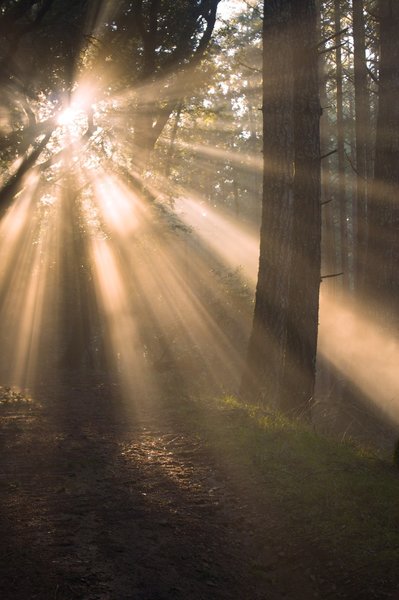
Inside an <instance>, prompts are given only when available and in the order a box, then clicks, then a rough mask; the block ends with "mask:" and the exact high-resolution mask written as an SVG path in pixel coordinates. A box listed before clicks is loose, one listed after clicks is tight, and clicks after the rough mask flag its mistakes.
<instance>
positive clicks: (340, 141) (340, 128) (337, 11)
mask: <svg viewBox="0 0 399 600" xmlns="http://www.w3.org/2000/svg"><path fill="white" fill-rule="evenodd" d="M341 5H342V2H341V1H340V0H334V21H335V31H336V33H337V36H336V38H335V43H336V46H337V47H336V50H335V64H336V72H335V79H336V103H337V151H338V183H337V197H338V201H339V218H340V237H341V240H340V241H341V244H340V250H341V266H342V271H343V272H344V277H343V279H344V281H345V280H346V278H347V275H348V269H347V256H348V249H347V222H346V216H347V215H346V185H345V129H344V107H343V104H344V103H343V69H342V48H341V43H342V35H341V34H340V33H339V32H340V31H341Z"/></svg>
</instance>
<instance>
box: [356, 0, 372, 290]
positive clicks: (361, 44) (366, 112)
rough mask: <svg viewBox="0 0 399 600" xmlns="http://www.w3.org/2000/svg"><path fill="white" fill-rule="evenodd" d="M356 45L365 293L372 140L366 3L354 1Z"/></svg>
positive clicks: (360, 273)
mask: <svg viewBox="0 0 399 600" xmlns="http://www.w3.org/2000/svg"><path fill="white" fill-rule="evenodd" d="M353 43H354V79H355V112H356V121H355V135H356V204H355V206H356V224H355V228H354V234H355V242H356V243H355V285H356V287H357V288H360V290H361V289H362V286H363V284H364V275H365V271H364V269H365V265H366V264H367V252H366V251H367V174H368V171H369V167H368V160H369V157H368V143H369V139H370V108H369V92H368V89H367V84H368V78H367V64H366V41H365V19H364V2H363V0H356V1H355V2H353Z"/></svg>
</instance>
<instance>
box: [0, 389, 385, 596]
mask: <svg viewBox="0 0 399 600" xmlns="http://www.w3.org/2000/svg"><path fill="white" fill-rule="evenodd" d="M7 394H8V397H7ZM0 419H1V425H2V433H1V438H0V440H1V446H2V447H1V455H2V468H1V476H0V515H1V516H0V535H1V540H2V543H1V550H0V559H1V560H0V597H1V598H2V599H3V600H14V599H15V600H16V599H18V600H25V599H26V600H28V599H43V600H47V599H48V600H50V599H51V600H74V599H82V600H100V599H101V600H106V599H107V600H166V599H176V600H180V599H191V600H200V599H201V600H208V599H220V600H222V599H223V600H224V599H236V600H241V599H243V600H246V599H248V600H257V599H265V600H266V599H268V600H275V599H276V600H277V599H280V598H290V599H292V600H302V599H304V600H305V599H306V600H309V599H311V598H358V599H361V598H364V599H365V598H370V599H371V598H374V597H375V596H374V595H373V594H372V593H371V592H370V595H367V594H366V595H365V594H364V593H363V594H362V593H360V595H359V594H357V595H356V593H354V594H352V592H353V591H354V590H353V588H351V586H350V585H349V584H348V585H347V586H346V588H345V589H344V588H342V586H341V588H340V587H339V586H338V587H337V585H336V584H335V583H334V578H335V572H336V568H337V565H336V564H333V563H331V562H329V561H328V560H322V558H321V556H320V554H319V553H318V549H317V548H316V547H314V548H312V546H311V544H306V543H305V542H304V541H303V545H302V547H301V546H300V543H299V542H298V540H295V539H290V532H289V530H287V523H286V522H285V521H284V518H283V516H282V515H279V513H278V508H277V509H276V507H271V506H268V504H267V500H265V499H263V500H261V501H260V500H259V498H261V497H262V494H259V495H258V494H256V489H255V488H256V486H259V485H260V484H259V482H256V481H253V480H251V477H250V476H248V477H246V476H245V473H239V474H238V473H237V472H231V471H229V469H228V468H226V465H225V464H223V462H222V461H220V460H219V459H218V457H215V456H212V454H211V453H210V450H209V448H207V446H206V444H205V442H204V440H203V439H201V437H199V435H198V434H196V432H195V431H193V429H192V428H188V427H185V425H184V422H183V421H182V419H181V418H180V417H179V415H178V414H176V411H175V410H173V408H170V407H168V406H161V405H158V407H157V410H156V411H154V410H153V407H152V409H148V410H147V411H146V410H143V411H141V414H140V416H139V415H138V414H137V413H136V414H134V413H132V412H130V413H129V411H127V410H125V409H123V408H122V407H121V405H120V404H118V393H117V390H116V389H115V388H113V387H112V386H110V385H93V384H92V383H86V384H83V383H82V384H79V385H69V386H68V385H67V386H63V387H62V388H61V387H60V388H58V389H57V388H54V389H53V390H52V391H51V392H49V390H48V389H47V391H46V393H44V392H43V393H42V394H40V393H39V394H38V395H37V398H36V399H35V400H34V401H32V402H24V401H23V399H22V398H19V397H18V396H14V397H13V396H12V394H11V395H10V394H9V393H4V392H3V401H2V402H1V403H0ZM254 489H255V492H254ZM255 496H256V501H255V500H254V499H255ZM266 497H267V496H266Z"/></svg>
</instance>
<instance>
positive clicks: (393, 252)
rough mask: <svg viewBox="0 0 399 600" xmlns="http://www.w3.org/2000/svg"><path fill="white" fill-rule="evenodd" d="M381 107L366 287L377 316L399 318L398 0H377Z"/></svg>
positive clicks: (392, 320) (390, 321) (386, 319)
mask: <svg viewBox="0 0 399 600" xmlns="http://www.w3.org/2000/svg"><path fill="white" fill-rule="evenodd" d="M378 8H379V10H378V16H379V23H380V64H379V74H380V75H379V106H378V117H377V132H376V151H375V170H374V181H373V186H372V197H371V199H370V207H369V247H368V259H369V260H368V269H367V289H368V292H369V295H370V298H371V301H372V306H373V312H374V316H375V318H377V319H378V320H382V322H383V323H384V324H386V325H388V326H392V325H395V326H397V325H398V323H399V311H398V298H399V271H398V264H399V204H398V197H399V38H398V35H397V32H398V28H399V3H398V2H396V1H394V0H380V3H379V7H378Z"/></svg>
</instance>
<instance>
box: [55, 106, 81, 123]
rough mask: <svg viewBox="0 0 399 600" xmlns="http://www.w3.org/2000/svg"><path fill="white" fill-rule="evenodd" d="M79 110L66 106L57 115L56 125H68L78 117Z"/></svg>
mask: <svg viewBox="0 0 399 600" xmlns="http://www.w3.org/2000/svg"><path fill="white" fill-rule="evenodd" d="M80 112H81V111H80V110H79V109H78V108H76V107H73V106H68V108H66V109H65V110H63V111H62V113H61V114H60V116H59V117H58V125H62V126H66V127H69V126H70V125H72V124H73V123H74V121H75V120H76V119H77V118H78V117H79V114H80Z"/></svg>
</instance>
